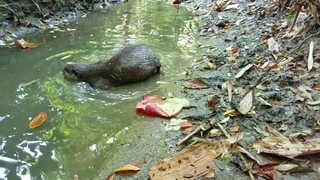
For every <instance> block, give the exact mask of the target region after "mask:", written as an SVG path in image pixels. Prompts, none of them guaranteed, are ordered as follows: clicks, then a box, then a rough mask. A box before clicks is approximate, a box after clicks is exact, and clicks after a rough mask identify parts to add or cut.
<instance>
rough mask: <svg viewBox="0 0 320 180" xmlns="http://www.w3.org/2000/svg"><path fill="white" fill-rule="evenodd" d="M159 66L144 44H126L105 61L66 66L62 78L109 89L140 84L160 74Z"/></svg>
mask: <svg viewBox="0 0 320 180" xmlns="http://www.w3.org/2000/svg"><path fill="white" fill-rule="evenodd" d="M160 67H161V64H160V62H159V59H158V57H157V56H156V55H155V53H154V52H153V51H152V50H151V49H150V48H149V47H148V46H147V45H145V44H142V43H134V44H129V45H128V46H126V47H125V48H123V49H122V50H120V51H119V52H118V53H117V54H115V55H114V56H113V57H111V58H110V59H109V60H107V61H99V62H95V63H92V64H69V65H67V66H66V67H65V68H64V69H63V74H64V76H65V78H67V79H72V80H77V81H83V82H87V83H89V84H90V85H91V86H92V87H95V88H101V89H109V88H111V87H114V86H119V85H123V84H128V83H133V82H137V81H142V80H145V79H147V78H149V77H150V76H152V75H154V74H157V73H160Z"/></svg>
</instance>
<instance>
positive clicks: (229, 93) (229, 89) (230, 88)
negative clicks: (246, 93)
mask: <svg viewBox="0 0 320 180" xmlns="http://www.w3.org/2000/svg"><path fill="white" fill-rule="evenodd" d="M227 88H228V100H229V102H231V101H232V84H231V82H230V81H227Z"/></svg>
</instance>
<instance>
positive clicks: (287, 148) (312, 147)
mask: <svg viewBox="0 0 320 180" xmlns="http://www.w3.org/2000/svg"><path fill="white" fill-rule="evenodd" d="M254 147H255V148H256V149H257V151H258V153H261V152H263V153H271V154H276V155H278V156H284V157H288V158H295V157H297V156H304V155H311V154H317V153H320V139H319V138H315V139H307V140H305V141H303V142H300V141H293V142H292V141H291V140H290V139H289V138H287V137H284V136H281V137H280V136H270V137H266V138H264V139H262V140H261V141H260V142H258V143H255V144H254Z"/></svg>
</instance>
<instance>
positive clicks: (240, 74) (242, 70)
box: [235, 64, 253, 79]
mask: <svg viewBox="0 0 320 180" xmlns="http://www.w3.org/2000/svg"><path fill="white" fill-rule="evenodd" d="M252 66H253V64H248V65H246V66H245V67H244V68H242V69H241V70H240V71H239V72H238V74H237V75H235V78H236V79H239V78H240V77H241V76H242V75H243V74H244V73H245V72H246V71H247V70H249V69H250V68H251V67H252Z"/></svg>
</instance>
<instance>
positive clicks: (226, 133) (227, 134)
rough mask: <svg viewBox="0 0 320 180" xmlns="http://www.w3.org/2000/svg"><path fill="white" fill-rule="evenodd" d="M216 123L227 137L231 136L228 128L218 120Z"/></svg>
mask: <svg viewBox="0 0 320 180" xmlns="http://www.w3.org/2000/svg"><path fill="white" fill-rule="evenodd" d="M216 125H217V126H218V127H219V129H220V130H221V131H222V133H223V134H224V135H225V136H226V137H227V138H230V137H231V136H230V134H229V133H228V132H227V131H226V129H225V128H224V127H223V126H222V125H221V124H220V123H219V122H216Z"/></svg>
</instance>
